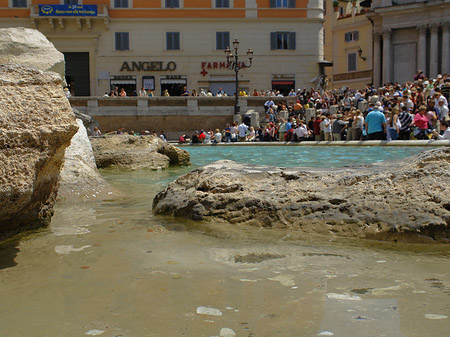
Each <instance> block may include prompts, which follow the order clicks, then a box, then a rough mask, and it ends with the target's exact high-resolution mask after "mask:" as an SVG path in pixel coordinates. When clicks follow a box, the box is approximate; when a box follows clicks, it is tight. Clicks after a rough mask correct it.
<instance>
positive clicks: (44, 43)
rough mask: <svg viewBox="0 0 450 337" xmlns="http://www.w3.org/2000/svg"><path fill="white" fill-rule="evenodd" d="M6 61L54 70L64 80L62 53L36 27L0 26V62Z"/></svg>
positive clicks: (4, 62)
mask: <svg viewBox="0 0 450 337" xmlns="http://www.w3.org/2000/svg"><path fill="white" fill-rule="evenodd" d="M6 63H15V64H20V65H23V66H28V67H33V68H38V69H41V70H50V71H54V72H57V73H58V74H60V75H61V79H62V81H65V77H64V73H65V62H64V55H63V53H61V52H59V51H58V50H57V49H56V48H55V46H54V45H53V43H51V42H50V41H49V40H47V38H46V37H45V35H44V34H42V33H41V32H40V31H38V30H36V29H29V28H23V27H19V28H0V64H6Z"/></svg>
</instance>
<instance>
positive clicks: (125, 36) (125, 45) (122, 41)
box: [116, 32, 130, 50]
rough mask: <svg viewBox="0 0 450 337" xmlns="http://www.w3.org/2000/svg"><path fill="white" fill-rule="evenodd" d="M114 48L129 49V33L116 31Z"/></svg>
mask: <svg viewBox="0 0 450 337" xmlns="http://www.w3.org/2000/svg"><path fill="white" fill-rule="evenodd" d="M116 50H130V33H128V32H119V33H116Z"/></svg>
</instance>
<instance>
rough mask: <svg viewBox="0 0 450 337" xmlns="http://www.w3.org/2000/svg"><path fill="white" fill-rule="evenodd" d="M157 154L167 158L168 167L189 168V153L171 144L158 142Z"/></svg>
mask: <svg viewBox="0 0 450 337" xmlns="http://www.w3.org/2000/svg"><path fill="white" fill-rule="evenodd" d="M158 152H159V153H161V154H164V155H166V156H167V157H169V160H170V162H169V163H170V165H178V166H189V165H191V157H190V156H189V152H187V151H186V150H182V149H180V148H179V147H176V146H173V145H172V144H169V143H165V142H161V141H160V142H159V143H158Z"/></svg>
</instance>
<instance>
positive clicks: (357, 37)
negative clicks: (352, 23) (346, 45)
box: [355, 31, 359, 41]
mask: <svg viewBox="0 0 450 337" xmlns="http://www.w3.org/2000/svg"><path fill="white" fill-rule="evenodd" d="M358 40H359V31H356V32H355V41H358Z"/></svg>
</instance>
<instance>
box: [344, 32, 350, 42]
mask: <svg viewBox="0 0 450 337" xmlns="http://www.w3.org/2000/svg"><path fill="white" fill-rule="evenodd" d="M348 35H349V34H348V33H345V42H348V40H349V39H348Z"/></svg>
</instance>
